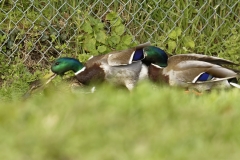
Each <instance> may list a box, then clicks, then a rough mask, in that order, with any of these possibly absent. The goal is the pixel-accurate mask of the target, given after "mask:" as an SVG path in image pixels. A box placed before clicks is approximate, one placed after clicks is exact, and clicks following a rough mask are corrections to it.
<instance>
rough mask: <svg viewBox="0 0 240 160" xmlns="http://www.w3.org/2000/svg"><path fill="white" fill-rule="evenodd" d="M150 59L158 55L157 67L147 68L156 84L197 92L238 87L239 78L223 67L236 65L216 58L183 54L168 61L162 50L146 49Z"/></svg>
mask: <svg viewBox="0 0 240 160" xmlns="http://www.w3.org/2000/svg"><path fill="white" fill-rule="evenodd" d="M144 51H145V53H146V54H147V55H155V57H158V58H157V61H156V63H151V61H152V60H151V59H150V61H148V57H146V58H145V59H144V61H147V62H148V63H151V64H150V65H149V68H148V70H149V71H148V72H149V73H148V74H149V78H150V79H151V80H153V81H164V82H166V83H168V84H169V85H170V86H180V87H184V88H194V89H197V90H198V91H205V90H210V89H212V88H228V87H230V86H234V87H237V88H240V85H238V84H237V78H238V74H237V73H236V72H235V71H233V70H231V69H228V68H225V67H223V66H222V65H236V64H235V63H233V62H231V61H229V60H226V59H222V58H218V57H213V56H206V55H200V54H194V53H193V54H180V55H174V56H171V57H169V58H168V56H167V54H166V53H165V52H164V51H163V50H162V49H160V48H158V47H154V46H148V47H145V48H144Z"/></svg>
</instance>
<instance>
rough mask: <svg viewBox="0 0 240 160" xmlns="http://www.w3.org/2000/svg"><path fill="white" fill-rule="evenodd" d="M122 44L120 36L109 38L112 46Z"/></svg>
mask: <svg viewBox="0 0 240 160" xmlns="http://www.w3.org/2000/svg"><path fill="white" fill-rule="evenodd" d="M119 42H120V36H118V35H116V34H114V35H112V36H111V37H109V38H108V44H109V45H110V46H113V45H116V44H118V43H119Z"/></svg>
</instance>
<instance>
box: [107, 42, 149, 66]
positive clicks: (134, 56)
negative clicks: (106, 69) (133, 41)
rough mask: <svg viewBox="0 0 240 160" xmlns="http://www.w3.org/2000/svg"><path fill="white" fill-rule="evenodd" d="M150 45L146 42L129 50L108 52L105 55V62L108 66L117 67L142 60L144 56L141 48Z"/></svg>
mask: <svg viewBox="0 0 240 160" xmlns="http://www.w3.org/2000/svg"><path fill="white" fill-rule="evenodd" d="M150 45H151V43H150V42H147V43H143V44H140V45H138V46H136V47H133V48H130V49H126V50H122V51H113V52H110V53H108V54H107V55H108V58H107V62H108V64H109V65H110V66H119V65H128V64H131V63H132V62H136V61H139V60H142V59H144V58H145V56H146V55H145V54H144V52H143V48H144V47H147V46H150Z"/></svg>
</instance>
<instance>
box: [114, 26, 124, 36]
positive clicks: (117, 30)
mask: <svg viewBox="0 0 240 160" xmlns="http://www.w3.org/2000/svg"><path fill="white" fill-rule="evenodd" d="M124 31H125V26H124V25H123V24H121V25H119V26H116V27H115V29H114V32H115V33H116V34H117V35H119V36H121V35H122V34H123V33H124Z"/></svg>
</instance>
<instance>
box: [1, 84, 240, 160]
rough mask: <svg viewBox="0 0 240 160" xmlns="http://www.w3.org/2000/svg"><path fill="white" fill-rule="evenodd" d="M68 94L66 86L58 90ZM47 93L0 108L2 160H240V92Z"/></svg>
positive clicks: (146, 88) (147, 87)
mask: <svg viewBox="0 0 240 160" xmlns="http://www.w3.org/2000/svg"><path fill="white" fill-rule="evenodd" d="M64 87H66V86H64ZM64 87H57V88H56V87H50V88H49V89H46V90H45V91H44V92H39V93H36V94H35V95H33V96H32V97H30V98H29V99H26V100H13V101H12V102H3V103H1V105H0V126H1V127H0V141H1V143H0V149H1V152H0V159H8V160H11V159H14V160H15V159H19V160H21V159H24V160H25V159H34V160H38V159H39V160H42V159H46V160H51V159H52V160H56V159H59V160H63V159H68V160H74V159H88V160H94V159H102V160H107V159H109V160H110V159H131V160H134V159H136V160H141V159H142V160H146V159H156V160H159V159H182V160H186V159H191V160H192V159H194V160H198V159H199V160H202V159H209V160H212V159H229V160H230V159H231V160H233V159H238V158H239V156H240V153H239V149H240V147H239V146H240V145H239V144H240V139H239V132H240V123H239V121H240V108H239V96H240V92H239V90H230V91H220V92H216V91H213V92H212V93H204V94H203V95H201V96H196V95H194V94H186V93H185V92H184V91H183V90H179V89H175V88H169V87H165V86H162V87H156V88H153V85H152V84H150V83H142V84H139V86H138V87H137V88H136V89H135V90H133V92H131V93H130V92H128V91H126V90H122V89H116V88H114V87H111V86H100V87H99V88H98V89H97V92H96V93H94V94H84V93H81V92H79V93H71V92H69V91H68V90H67V89H65V88H64Z"/></svg>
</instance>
